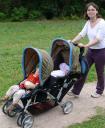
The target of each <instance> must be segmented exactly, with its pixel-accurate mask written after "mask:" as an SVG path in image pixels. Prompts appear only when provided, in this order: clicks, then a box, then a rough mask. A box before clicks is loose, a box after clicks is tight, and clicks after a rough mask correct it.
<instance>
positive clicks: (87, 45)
mask: <svg viewBox="0 0 105 128" xmlns="http://www.w3.org/2000/svg"><path fill="white" fill-rule="evenodd" d="M99 41H100V40H99V39H98V38H95V39H94V40H92V41H90V42H89V43H88V44H82V43H79V44H78V46H79V47H84V48H89V47H91V46H93V45H95V44H97V43H99Z"/></svg>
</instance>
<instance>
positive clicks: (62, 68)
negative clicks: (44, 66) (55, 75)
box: [59, 63, 70, 74]
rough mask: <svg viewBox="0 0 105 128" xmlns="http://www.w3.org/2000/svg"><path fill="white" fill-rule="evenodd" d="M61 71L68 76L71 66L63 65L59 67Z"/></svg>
mask: <svg viewBox="0 0 105 128" xmlns="http://www.w3.org/2000/svg"><path fill="white" fill-rule="evenodd" d="M59 68H60V70H62V71H63V72H64V73H65V74H67V73H68V72H69V71H70V68H69V66H68V65H67V64H66V63H61V64H60V65H59Z"/></svg>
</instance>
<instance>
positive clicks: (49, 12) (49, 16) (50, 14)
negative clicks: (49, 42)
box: [43, 8, 54, 20]
mask: <svg viewBox="0 0 105 128" xmlns="http://www.w3.org/2000/svg"><path fill="white" fill-rule="evenodd" d="M43 15H44V16H45V18H46V19H48V20H50V19H53V17H54V11H53V9H50V8H47V9H44V10H43Z"/></svg>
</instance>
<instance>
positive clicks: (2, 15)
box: [0, 12, 6, 20]
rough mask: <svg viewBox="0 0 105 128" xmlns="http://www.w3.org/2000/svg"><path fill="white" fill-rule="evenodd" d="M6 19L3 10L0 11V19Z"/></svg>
mask: <svg viewBox="0 0 105 128" xmlns="http://www.w3.org/2000/svg"><path fill="white" fill-rule="evenodd" d="M4 19H6V14H5V13H4V12H0V20H4Z"/></svg>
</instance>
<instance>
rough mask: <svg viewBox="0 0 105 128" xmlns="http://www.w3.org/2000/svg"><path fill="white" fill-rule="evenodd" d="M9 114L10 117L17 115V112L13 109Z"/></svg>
mask: <svg viewBox="0 0 105 128" xmlns="http://www.w3.org/2000/svg"><path fill="white" fill-rule="evenodd" d="M7 114H8V116H9V117H14V116H16V114H17V112H16V111H14V110H13V111H11V112H8V113H7Z"/></svg>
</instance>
